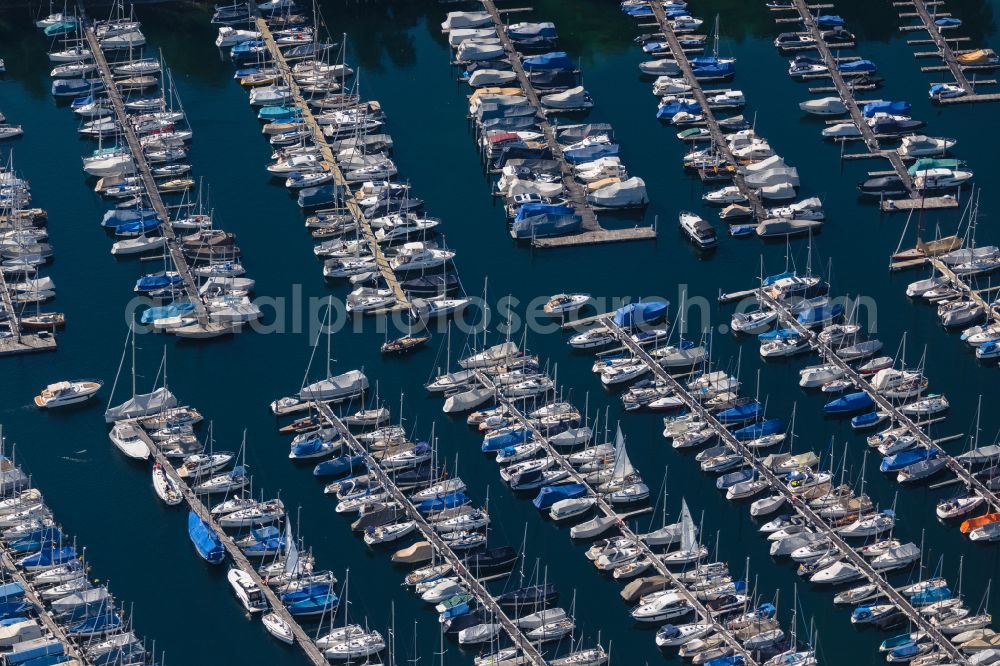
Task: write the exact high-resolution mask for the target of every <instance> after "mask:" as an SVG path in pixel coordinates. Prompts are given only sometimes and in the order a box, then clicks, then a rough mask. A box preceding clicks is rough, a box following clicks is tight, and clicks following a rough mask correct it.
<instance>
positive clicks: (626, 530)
mask: <svg viewBox="0 0 1000 666" xmlns="http://www.w3.org/2000/svg"><path fill="white" fill-rule="evenodd" d="M476 379H477V380H478V381H479V383H480V384H481V385H482V386H483V387H484V388H488V389H490V390H492V391H494V394H495V395H496V396H497V398H496V399H497V402H498V403H499V404H502V405H504V407H506V408H507V411H508V412H509V413H510V414H511V415H512V416H513V417H514V418H515V419H516V420H517V421H518V422H519V423H520V424H521V425H522V426H523V427H524V428H526V429H527V430H528V431H529V432H531V433H532V435H533V437H534V439H535V441H538V442H541V444H542V445H543V446H544V447H545V450H546V452H547V453H548V455H549V456H550V457H551V458H552V459H553V460H555V461H557V462H558V464H559V466H560V467H561V468H562V469H564V470H565V471H566V472H567V473H568V474H569V479H571V480H572V481H574V482H575V483H579V484H581V485H583V486H585V487H586V488H587V496H588V497H592V498H594V500H595V501H596V506H597V509H598V511H600V512H601V513H602V514H604V515H605V516H606V517H608V518H614V519H616V520H617V521H618V522H617V524H616V525H615V528H616V529H617V530H618V531H619V532H621V534H622V535H623V536H625V537H627V538H628V539H630V540H632V541H633V542H634V543H635V544H636V546H637V547H638V548H639V551H640V552H641V553H642V555H643V556H644V557H645V558H647V559H648V560H649V561H650V562H651V563H652V565H653V568H654V569H655V570H656V572H657V573H658V574H660V575H661V576H663V577H665V578H666V579H667V580H669V581H670V583H671V585H672V586H673V587H674V589H675V590H677V592H678V593H679V594H681V595H682V596H683V597H684V599H685V600H686V601H687V603H688V604H690V605H691V607H692V608H694V609H695V612H696V613H697V614H698V615H700V616H701V618H702V621H704V622H711V623H712V625H713V627H714V631H715V632H716V633H718V634H719V635H720V636H722V637H723V638H724V639H725V641H726V643H728V644H729V646H730V647H732V648H733V650H734V651H735V653H736V654H739V655H740V656H742V657H743V659H744V662H743V663H744V664H745V666H757V664H758V662H757V661H755V660H754V658H753V655H751V654H750V652H748V651H747V650H746V649H744V647H743V646H742V645H741V644H740V642H739V641H737V640H736V638H735V637H734V636H733V634H732V633H731V632H730V631H729V630H728V629H727V628H726V627H725V626H724V625H723V624H722V623H721V622H719V621H718V620H717V619H716V618H715V617H713V615H712V612H711V611H710V610H708V609H707V608H706V607H705V605H704V604H703V603H702V602H701V601H700V600H699V599H698V598H697V597H696V596H695V595H694V594H693V593H692V592H691V591H690V590H688V589H687V588H686V587H684V585H683V584H682V583H681V582H680V581H679V580H678V579H677V577H676V576H675V575H674V573H673V572H672V571H670V569H669V568H667V565H666V564H664V563H663V561H662V560H661V559H660V557H659V556H658V555H657V554H656V553H654V552H653V551H652V549H651V548H650V547H649V546H648V545H646V542H645V541H643V540H642V539H640V538H639V536H638V535H637V534H636V533H635V532H633V531H632V529H631V528H630V527H629V526H628V525H627V524H626V522H625V521H624V520H623V519H622V518H621V517H620V516H619V515H618V513H617V512H616V511H615V510H614V508H613V507H612V506H611V505H610V504H609V503H608V502H607V501H606V500H605V499H604V498H603V497H601V496H600V495H598V494H597V493H595V492H594V490H593V488H591V486H590V484H588V483H587V482H586V480H584V478H583V477H582V476H581V475H580V473H579V472H578V471H577V470H576V469H575V468H574V467H573V466H572V465H570V464H569V462H568V461H567V460H566V458H565V457H564V456H563V455H562V454H561V453H559V451H557V450H556V449H555V447H553V446H552V445H551V444H550V443H549V440H548V438H547V437H546V436H545V434H544V433H542V432H541V431H540V430H539V429H538V428H536V427H535V426H534V425H532V423H531V422H530V421H529V420H528V418H527V417H526V416H525V415H524V413H523V412H521V410H520V409H518V407H517V406H516V405H515V404H514V403H513V402H512V401H510V400H508V399H507V398H505V397H504V396H502V395H500V394H499V392H497V390H496V388H497V387H496V386H495V385H494V384H493V382H492V381H490V379H489V378H488V377H487V376H486V375H485V374H483V373H482V372H478V371H477V372H476ZM609 529H610V528H609Z"/></svg>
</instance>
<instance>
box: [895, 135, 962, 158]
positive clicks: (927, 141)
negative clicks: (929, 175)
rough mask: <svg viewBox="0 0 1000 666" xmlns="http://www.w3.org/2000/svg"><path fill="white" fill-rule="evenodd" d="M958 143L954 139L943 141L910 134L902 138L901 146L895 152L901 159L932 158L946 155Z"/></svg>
mask: <svg viewBox="0 0 1000 666" xmlns="http://www.w3.org/2000/svg"><path fill="white" fill-rule="evenodd" d="M956 143H958V141H957V140H956V139H943V138H936V137H929V136H924V135H923V134H911V135H910V136H904V137H903V144H902V145H901V146H900V147H899V148H897V149H896V150H897V151H898V152H899V154H900V155H902V156H903V157H932V156H935V155H938V156H941V155H944V154H945V153H947V152H948V151H949V150H950V149H951V148H952V147H954V145H955V144H956Z"/></svg>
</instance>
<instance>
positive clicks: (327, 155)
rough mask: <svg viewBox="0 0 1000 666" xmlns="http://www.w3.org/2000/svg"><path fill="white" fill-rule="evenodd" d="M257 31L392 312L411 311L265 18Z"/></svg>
mask: <svg viewBox="0 0 1000 666" xmlns="http://www.w3.org/2000/svg"><path fill="white" fill-rule="evenodd" d="M257 30H258V31H259V32H260V35H261V39H262V40H263V41H264V44H265V45H266V46H267V50H268V51H269V52H270V53H271V57H272V58H273V60H274V66H275V67H276V68H277V69H278V70H279V71H280V72H281V76H282V78H283V79H284V80H285V84H286V85H287V86H288V87H289V88H290V89H291V91H292V98H293V100H294V102H295V106H296V107H298V109H299V111H300V113H301V115H302V120H303V122H305V124H306V126H307V127H308V128H309V132H310V133H311V134H312V140H313V143H314V144H315V145H316V146H317V147H318V148H319V149H320V152H321V154H322V155H323V162H324V163H325V164H326V165H327V166H329V167H330V171H331V172H332V173H333V178H334V183H335V184H336V186H337V190H338V192H340V193H341V195H342V196H343V198H344V200H345V204H346V206H347V210H348V212H349V213H350V214H351V217H352V218H354V220H355V222H357V224H358V230H359V232H360V234H361V236H362V237H363V238H364V239H365V242H366V243H367V244H368V249H369V251H370V252H371V254H372V256H373V257H375V265H376V266H377V267H378V271H379V273H380V274H381V275H382V279H383V280H385V283H386V285H387V286H388V287H389V288H390V289H392V292H393V294H395V296H396V304H395V305H394V306H393V307H392V308H390V309H389V311H392V310H408V309H409V308H410V304H409V301H408V300H407V296H406V293H405V292H404V291H403V288H402V286H401V285H400V283H399V279H398V278H397V277H396V271H394V270H393V268H392V266H391V265H390V264H389V259H388V258H387V257H386V256H385V253H384V252H383V251H382V246H381V245H379V243H378V240H377V239H376V238H375V232H374V231H373V230H372V225H371V222H370V221H369V220H368V218H367V217H366V216H365V214H364V212H363V211H362V210H361V207H360V206H359V205H358V202H357V200H356V199H355V198H354V196H353V192H352V191H351V187H350V185H349V184H348V183H347V181H346V180H345V179H344V173H343V171H341V169H340V166H339V165H338V164H337V160H336V158H335V157H334V155H333V150H332V149H331V148H330V144H329V143H328V142H327V140H326V136H325V135H324V134H323V128H322V127H321V126H320V124H319V123H318V122H316V116H314V115H313V112H312V108H310V106H309V103H308V102H307V101H306V100H305V99H304V98H303V97H302V92H301V91H300V90H299V86H298V84H297V83H296V82H295V77H294V76H292V69H291V67H290V66H289V64H288V61H287V60H285V56H284V54H283V53H282V52H281V49H280V48H278V45H277V44H276V43H275V41H274V36H273V35H272V34H271V29H270V27H269V26H268V25H267V21H265V20H264V18H263V17H258V18H257Z"/></svg>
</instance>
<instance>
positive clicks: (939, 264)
mask: <svg viewBox="0 0 1000 666" xmlns="http://www.w3.org/2000/svg"><path fill="white" fill-rule="evenodd" d="M927 261H929V262H930V263H931V265H932V266H933V267H934V269H935V270H936V271H937V272H938V273H940V274H941V275H942V276H944V278H945V279H946V280H948V282H950V283H951V284H953V285H955V286H956V287H958V288H960V289H961V290H962V291H963V292H965V293H966V294H967V295H968V296H969V298H971V299H972V300H973V301H975V302H976V304H977V305H979V307H981V308H983V310H984V311H985V312H986V316H987V317H989V319H990V321H991V322H993V323H1000V312H997V310H996V309H994V308H992V307H990V304H989V301H987V300H986V299H985V298H983V292H984V291H987V290H985V289H973V288H972V287H971V286H970V285H969V284H968V283H967V282H966V281H965V279H964V278H962V276H960V275H958V274H956V273H955V272H954V271H953V270H951V267H949V266H948V264H946V263H944V262H943V261H941V259H939V258H938V257H928V259H927ZM993 289H994V290H996V287H994V288H993ZM997 506H998V509H1000V505H997Z"/></svg>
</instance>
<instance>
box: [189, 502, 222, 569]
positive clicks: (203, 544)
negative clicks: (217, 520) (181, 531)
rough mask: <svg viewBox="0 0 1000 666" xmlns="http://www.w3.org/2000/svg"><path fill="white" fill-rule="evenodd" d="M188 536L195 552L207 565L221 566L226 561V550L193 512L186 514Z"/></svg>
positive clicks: (209, 526) (208, 527) (212, 531)
mask: <svg viewBox="0 0 1000 666" xmlns="http://www.w3.org/2000/svg"><path fill="white" fill-rule="evenodd" d="M188 536H189V537H190V538H191V543H192V544H194V547H195V550H197V551H198V554H199V555H201V558H202V559H203V560H205V561H206V562H208V563H209V564H221V563H222V561H223V560H224V559H226V548H225V546H223V545H222V541H221V540H220V539H219V535H218V534H216V532H215V530H214V529H212V526H211V525H209V524H208V523H206V522H205V521H204V520H202V519H201V518H199V517H198V514H196V513H195V512H194V511H190V512H189V513H188Z"/></svg>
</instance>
